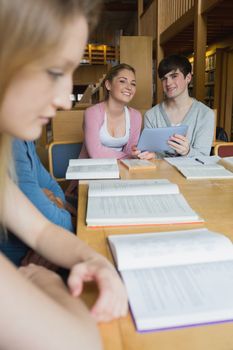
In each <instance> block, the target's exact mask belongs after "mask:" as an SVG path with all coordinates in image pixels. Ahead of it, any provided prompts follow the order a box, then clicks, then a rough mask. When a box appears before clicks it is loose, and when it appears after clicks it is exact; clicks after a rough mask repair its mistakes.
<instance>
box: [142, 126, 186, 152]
mask: <svg viewBox="0 0 233 350" xmlns="http://www.w3.org/2000/svg"><path fill="white" fill-rule="evenodd" d="M187 131H188V126H187V125H179V126H170V127H166V128H145V129H143V131H142V133H141V136H140V139H139V142H138V145H137V148H138V149H139V150H140V151H141V152H143V151H148V152H157V153H163V152H170V153H174V150H173V149H172V148H171V147H170V146H169V145H168V143H167V141H168V140H169V138H170V137H171V136H173V135H174V134H179V135H186V134H187Z"/></svg>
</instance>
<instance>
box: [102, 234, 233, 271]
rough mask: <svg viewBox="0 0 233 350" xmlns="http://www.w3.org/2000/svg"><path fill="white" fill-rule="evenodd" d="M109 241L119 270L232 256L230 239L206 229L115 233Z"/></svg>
mask: <svg viewBox="0 0 233 350" xmlns="http://www.w3.org/2000/svg"><path fill="white" fill-rule="evenodd" d="M108 241H109V244H110V247H111V250H112V253H113V256H114V260H115V262H116V265H117V268H118V270H120V271H122V270H127V269H140V268H149V267H159V266H168V265H182V264H193V263H200V262H208V261H217V260H218V261H219V260H229V259H232V258H233V245H232V242H231V241H230V239H229V238H227V237H226V236H224V235H222V234H219V233H216V232H212V231H209V230H207V229H204V228H203V229H195V230H185V231H172V232H160V233H139V234H130V235H129V234H128V235H124V234H123V235H112V236H109V237H108ZM139 257H140V258H139Z"/></svg>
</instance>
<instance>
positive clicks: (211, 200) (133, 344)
mask: <svg viewBox="0 0 233 350" xmlns="http://www.w3.org/2000/svg"><path fill="white" fill-rule="evenodd" d="M156 165H157V168H156V170H148V171H147V170H146V171H144V172H142V173H139V172H138V171H137V172H130V173H129V172H128V171H127V170H126V168H125V167H123V166H121V167H120V170H121V177H122V178H125V179H129V178H130V179H142V178H157V179H168V180H170V181H171V182H174V183H177V184H178V185H179V188H180V191H181V192H182V193H183V195H184V196H185V198H186V199H187V201H188V202H189V204H190V206H191V207H192V208H193V209H194V210H195V211H196V212H197V213H198V214H199V215H200V216H201V217H202V218H204V220H205V223H204V224H182V225H179V224H176V225H157V226H145V227H143V226H134V227H129V226H128V227H125V228H124V227H120V228H117V227H111V228H87V226H86V225H85V217H86V202H87V184H85V183H84V182H80V185H79V203H78V204H79V205H78V232H77V234H78V236H79V237H80V238H81V239H82V240H84V241H85V242H87V243H88V244H89V245H90V246H91V247H92V248H94V249H95V250H96V251H98V252H99V253H101V254H103V255H105V256H106V257H108V258H109V259H110V260H112V259H111V254H110V252H109V248H108V246H107V243H106V237H107V236H108V235H109V234H121V233H137V232H158V231H174V230H184V229H188V228H190V229H191V228H199V227H207V228H209V229H210V230H215V231H217V232H220V233H223V234H225V235H226V236H229V237H230V238H231V239H232V240H233V180H186V179H185V178H184V177H183V176H182V175H181V174H180V173H179V172H178V171H177V170H176V169H175V168H173V167H172V166H171V165H169V164H168V163H167V162H165V161H164V160H158V161H156ZM96 295H97V291H96V289H95V288H94V287H93V286H89V287H88V288H86V290H85V292H84V295H83V298H84V300H85V302H86V303H88V304H89V305H91V304H92V303H93V302H94V300H95V298H96ZM232 298H233V296H232ZM99 329H100V332H101V336H102V339H103V344H104V349H105V350H194V349H195V350H217V349H218V350H233V323H223V324H217V325H208V326H196V327H189V328H182V329H174V330H169V331H159V332H153V333H144V334H140V333H138V332H136V330H135V327H134V324H133V322H132V318H131V315H130V314H128V315H127V317H125V318H122V319H120V320H117V321H113V322H110V323H108V324H102V325H100V326H99Z"/></svg>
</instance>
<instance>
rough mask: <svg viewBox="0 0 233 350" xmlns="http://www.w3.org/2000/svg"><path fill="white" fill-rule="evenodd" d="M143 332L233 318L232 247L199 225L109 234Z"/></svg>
mask: <svg viewBox="0 0 233 350" xmlns="http://www.w3.org/2000/svg"><path fill="white" fill-rule="evenodd" d="M108 242H109V245H110V249H111V251H112V254H113V257H114V260H115V263H116V265H117V268H118V270H119V271H120V273H121V275H122V278H123V280H124V283H125V286H126V289H127V293H128V297H129V304H130V308H131V311H132V315H133V318H134V320H135V324H136V328H137V329H138V330H139V331H146V330H156V329H157V330H158V329H166V328H173V327H181V326H191V325H196V324H204V323H215V322H220V321H227V320H233V246H232V242H231V241H230V240H229V239H228V238H227V237H225V236H223V235H221V234H218V233H215V232H211V231H208V230H207V229H196V230H186V231H174V232H160V233H147V234H146V233H143V234H127V235H115V236H113V235H112V236H109V237H108Z"/></svg>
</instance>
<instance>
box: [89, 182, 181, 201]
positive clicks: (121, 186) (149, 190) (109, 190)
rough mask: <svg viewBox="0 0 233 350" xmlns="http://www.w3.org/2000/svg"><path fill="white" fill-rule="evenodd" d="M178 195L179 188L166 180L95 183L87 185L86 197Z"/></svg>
mask: <svg viewBox="0 0 233 350" xmlns="http://www.w3.org/2000/svg"><path fill="white" fill-rule="evenodd" d="M162 193H164V194H166V193H179V187H178V186H177V185H176V184H172V183H171V182H169V181H168V180H163V179H161V180H119V181H116V180H114V181H107V182H106V181H96V182H92V183H90V185H89V191H88V196H89V197H92V196H99V197H104V196H125V195H127V196H129V195H132V196H133V195H143V196H144V195H147V194H148V195H149V194H162Z"/></svg>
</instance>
